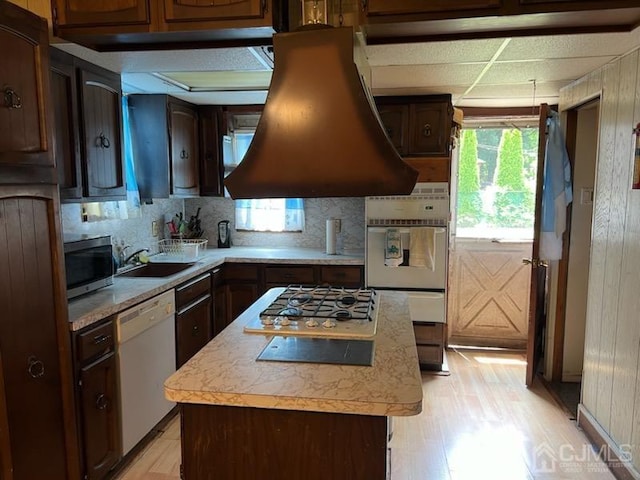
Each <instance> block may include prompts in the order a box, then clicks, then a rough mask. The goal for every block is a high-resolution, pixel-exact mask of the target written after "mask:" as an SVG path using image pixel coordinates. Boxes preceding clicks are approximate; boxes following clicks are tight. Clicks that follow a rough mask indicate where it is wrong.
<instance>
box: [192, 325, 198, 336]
mask: <svg viewBox="0 0 640 480" xmlns="http://www.w3.org/2000/svg"><path fill="white" fill-rule="evenodd" d="M199 332H200V329H199V328H198V325H194V326H193V328H192V329H191V334H192V335H193V336H194V337H197V336H198V333H199Z"/></svg>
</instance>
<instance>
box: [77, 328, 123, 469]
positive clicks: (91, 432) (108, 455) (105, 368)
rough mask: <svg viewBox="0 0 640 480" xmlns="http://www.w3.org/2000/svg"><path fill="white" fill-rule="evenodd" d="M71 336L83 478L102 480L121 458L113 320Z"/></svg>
mask: <svg viewBox="0 0 640 480" xmlns="http://www.w3.org/2000/svg"><path fill="white" fill-rule="evenodd" d="M73 337H74V339H75V342H74V343H75V352H76V353H75V355H76V368H77V373H76V375H77V397H78V414H79V415H78V416H79V420H80V432H81V437H80V438H81V446H82V448H81V450H82V460H83V465H84V468H83V471H84V478H85V479H86V480H101V479H103V478H105V477H106V476H107V474H108V473H109V471H110V470H111V469H113V468H114V467H115V466H116V465H117V464H118V462H119V461H120V459H121V457H122V455H121V451H122V448H121V445H120V421H119V402H118V366H117V364H116V355H115V335H114V323H113V320H112V319H111V318H109V319H108V320H107V321H105V322H100V323H99V324H97V325H91V326H89V327H87V328H85V329H83V330H80V331H79V332H77V333H75V334H74V335H73Z"/></svg>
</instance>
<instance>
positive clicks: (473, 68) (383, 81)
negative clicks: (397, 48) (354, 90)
mask: <svg viewBox="0 0 640 480" xmlns="http://www.w3.org/2000/svg"><path fill="white" fill-rule="evenodd" d="M483 66H484V65H481V64H464V65H406V66H392V67H375V68H372V69H371V78H372V85H373V86H374V87H375V88H397V87H428V86H440V85H450V86H454V85H458V86H459V85H471V84H472V83H473V82H474V81H475V79H476V78H477V76H478V75H479V74H480V72H481V71H482V68H483Z"/></svg>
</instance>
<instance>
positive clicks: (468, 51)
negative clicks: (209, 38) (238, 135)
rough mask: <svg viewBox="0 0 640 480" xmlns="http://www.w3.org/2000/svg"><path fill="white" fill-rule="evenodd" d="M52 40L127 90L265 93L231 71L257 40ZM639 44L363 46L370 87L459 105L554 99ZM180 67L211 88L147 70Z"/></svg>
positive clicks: (256, 53) (261, 63) (219, 98)
mask: <svg viewBox="0 0 640 480" xmlns="http://www.w3.org/2000/svg"><path fill="white" fill-rule="evenodd" d="M55 46H56V47H58V48H61V49H63V50H65V51H68V52H69V53H72V54H74V55H77V56H79V57H81V58H85V59H86V60H88V61H91V62H93V63H96V64H99V65H102V66H103V67H106V68H108V69H110V70H113V71H116V72H119V73H122V80H123V90H124V91H125V92H128V93H133V92H147V93H169V94H171V95H174V96H176V97H179V98H182V99H184V100H188V101H191V102H193V103H198V104H246V103H263V102H264V100H265V98H266V89H267V85H266V83H267V80H263V81H264V83H265V85H263V87H254V88H255V90H249V91H246V90H245V89H246V88H247V87H246V86H245V87H242V86H240V85H239V83H238V80H237V78H238V74H237V72H243V71H254V72H255V71H259V70H268V68H269V58H268V55H265V52H264V51H262V50H261V49H260V48H224V49H201V50H188V51H184V50H178V51H152V52H113V53H97V52H94V51H92V50H88V49H86V48H84V47H80V46H78V45H74V44H65V43H60V44H55ZM638 46H640V28H638V29H636V30H634V31H633V32H631V33H607V34H602V33H601V34H589V35H563V36H547V37H514V38H498V39H482V40H460V41H447V42H432V43H412V44H398V45H370V46H367V47H366V52H367V56H368V59H369V64H370V66H371V71H372V76H371V79H372V82H371V86H372V89H373V92H374V94H376V95H401V94H440V93H451V94H452V95H453V101H454V104H455V105H456V106H459V107H464V106H467V107H469V106H474V107H475V106H493V107H503V106H532V105H533V104H540V103H542V102H546V103H550V104H554V103H557V102H558V95H559V90H560V89H561V88H562V87H563V86H565V85H567V84H569V83H571V82H573V81H574V80H577V79H578V78H580V77H582V76H583V75H585V74H587V73H589V72H591V71H593V70H595V69H597V68H598V67H600V66H602V65H605V64H606V63H608V62H610V61H612V60H613V59H615V58H616V57H619V56H621V55H624V54H625V53H628V52H629V51H631V50H633V49H634V48H636V47H638ZM187 71H191V72H192V71H197V72H215V73H213V74H212V75H213V76H212V80H211V85H212V89H214V90H216V91H210V92H206V91H205V92H203V91H199V92H189V91H187V90H185V89H184V88H182V87H181V86H179V85H178V84H177V83H176V82H170V81H167V79H166V78H160V77H159V76H158V75H154V73H161V72H164V75H170V72H187ZM230 72H233V73H230ZM267 78H268V77H267ZM200 81H202V79H200ZM247 83H249V82H247ZM251 85H255V84H251Z"/></svg>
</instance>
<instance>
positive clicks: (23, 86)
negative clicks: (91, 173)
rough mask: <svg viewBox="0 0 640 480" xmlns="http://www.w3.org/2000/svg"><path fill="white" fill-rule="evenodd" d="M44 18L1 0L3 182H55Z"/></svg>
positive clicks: (0, 141) (0, 161)
mask: <svg viewBox="0 0 640 480" xmlns="http://www.w3.org/2000/svg"><path fill="white" fill-rule="evenodd" d="M48 43H49V39H48V35H47V29H46V21H44V20H43V19H41V18H39V17H37V16H35V15H32V14H29V12H27V11H25V10H22V9H20V8H18V7H16V6H15V5H13V4H11V3H10V2H0V45H2V62H0V132H2V133H1V134H0V169H1V171H2V173H1V174H0V183H56V182H57V179H56V171H55V168H54V167H55V163H54V159H53V155H52V152H51V150H52V142H53V140H52V135H51V128H52V124H53V121H52V118H51V104H50V95H49V51H48Z"/></svg>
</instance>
